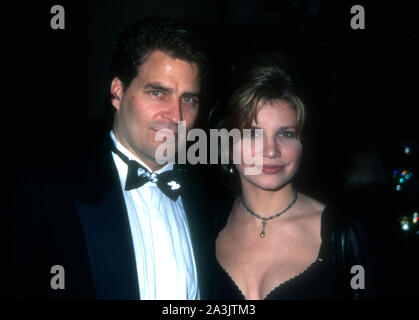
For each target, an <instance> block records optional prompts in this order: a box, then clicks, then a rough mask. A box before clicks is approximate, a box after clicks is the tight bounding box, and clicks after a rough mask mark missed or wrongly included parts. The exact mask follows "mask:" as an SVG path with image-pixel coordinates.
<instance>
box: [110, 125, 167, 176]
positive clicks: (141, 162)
mask: <svg viewBox="0 0 419 320" xmlns="http://www.w3.org/2000/svg"><path fill="white" fill-rule="evenodd" d="M109 135H110V136H111V139H112V141H113V143H114V144H115V147H116V148H117V149H118V150H119V151H121V152H122V153H123V154H124V155H126V156H127V157H128V159H129V160H135V161H137V162H138V163H139V164H141V165H142V166H144V167H145V168H146V169H147V170H149V171H150V172H155V173H162V172H165V171H168V170H172V169H173V163H168V164H166V165H164V166H163V167H162V168H160V169H159V170H157V171H153V170H151V169H150V167H149V166H147V165H146V164H145V163H144V162H143V161H141V159H140V158H138V157H137V156H135V155H134V154H133V153H132V152H131V151H129V150H128V149H127V148H125V147H124V146H123V145H122V144H121V143H120V142H119V141H118V139H117V138H116V136H115V134H114V132H113V130H111V131H110V132H109Z"/></svg>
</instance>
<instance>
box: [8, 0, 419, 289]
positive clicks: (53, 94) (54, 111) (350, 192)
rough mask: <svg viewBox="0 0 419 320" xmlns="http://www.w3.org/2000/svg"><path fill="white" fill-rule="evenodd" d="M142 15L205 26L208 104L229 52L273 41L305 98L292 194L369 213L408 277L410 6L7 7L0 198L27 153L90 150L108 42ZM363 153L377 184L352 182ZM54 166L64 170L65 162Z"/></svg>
mask: <svg viewBox="0 0 419 320" xmlns="http://www.w3.org/2000/svg"><path fill="white" fill-rule="evenodd" d="M55 4H60V5H62V6H64V8H65V30H52V29H51V27H50V20H51V18H52V16H53V15H52V14H51V13H50V9H51V7H52V6H53V5H55ZM357 4H361V5H363V6H364V9H365V17H366V19H365V20H366V29H365V30H352V29H351V27H350V20H351V18H352V14H351V13H350V9H351V7H352V6H353V5H357ZM152 14H164V15H169V16H171V17H174V18H178V19H184V20H187V21H189V22H191V23H192V24H193V25H194V26H195V27H196V29H197V30H198V31H199V32H200V33H201V35H202V38H203V39H204V40H205V43H206V44H207V46H208V49H209V53H210V57H211V66H212V75H211V79H212V82H211V88H212V95H211V96H210V100H209V106H211V105H212V104H214V103H215V101H217V98H218V96H219V94H220V93H221V92H222V89H223V87H224V84H225V81H226V74H227V70H228V66H229V64H230V62H231V60H232V59H233V57H234V56H235V55H237V54H240V53H244V52H247V51H249V50H253V49H255V48H272V49H277V50H279V51H282V52H285V53H286V54H288V55H289V56H291V57H292V58H293V59H294V62H295V63H296V65H297V66H298V68H299V69H300V71H301V73H302V74H303V75H304V80H305V85H306V88H307V93H308V95H309V97H310V116H311V119H310V122H309V125H308V133H309V134H308V135H307V136H306V140H305V144H304V147H305V149H304V152H305V153H304V160H303V163H302V167H301V172H300V177H299V184H300V187H301V189H302V190H303V191H305V192H307V193H308V194H309V195H312V196H314V197H315V198H317V199H319V200H320V201H324V202H325V203H327V202H328V201H331V200H332V199H342V200H341V201H343V202H345V201H346V202H345V205H347V206H348V208H351V210H353V211H354V212H355V213H356V212H358V211H359V212H367V213H368V214H369V216H370V218H371V220H372V221H373V222H374V227H375V228H376V231H377V233H378V235H379V238H380V239H381V240H382V241H383V243H385V245H386V246H387V245H388V248H389V253H388V263H389V264H390V265H391V267H389V270H397V271H394V272H395V273H394V275H389V277H400V279H401V278H403V279H411V278H413V277H414V274H412V273H413V271H414V269H412V268H411V266H412V263H411V262H412V261H413V260H414V259H413V258H414V257H415V255H417V252H418V251H417V249H418V238H419V237H418V236H417V235H415V233H414V230H416V231H417V230H418V228H417V224H416V229H412V230H413V231H412V230H411V231H409V232H403V231H401V229H400V223H399V221H398V219H399V218H400V217H402V216H411V215H412V213H413V211H414V210H416V211H418V209H419V205H418V196H419V195H418V180H417V177H416V176H417V175H419V170H418V169H419V168H418V163H419V161H418V153H419V149H418V141H419V139H418V129H417V127H418V118H417V112H416V109H417V108H418V95H417V91H418V83H419V81H418V77H419V75H418V74H419V73H418V61H417V59H418V58H417V57H418V56H419V52H418V38H417V36H418V28H417V24H416V21H417V13H416V11H415V9H414V6H413V4H412V2H409V1H398V2H397V3H394V2H393V3H391V4H383V3H382V2H378V1H374V2H371V1H370V2H365V1H346V0H344V1H322V0H311V1H286V0H283V1H280V0H278V1H264V0H230V1H221V0H217V1H192V0H183V1H181V0H178V1H170V0H165V1H163V0H155V1H128V0H124V1H121V0H120V1H111V0H107V1H43V2H42V3H40V2H29V1H24V2H19V3H18V4H7V5H5V6H4V8H3V17H4V18H5V19H3V23H4V24H5V26H4V27H3V28H2V30H3V39H2V41H3V44H2V51H3V53H2V56H3V63H4V64H5V66H4V67H3V70H7V71H8V72H7V73H3V74H4V77H5V78H3V82H2V87H3V89H5V91H3V97H7V99H6V100H3V104H2V106H3V113H2V115H3V124H4V125H3V126H2V128H3V129H2V130H3V134H2V142H3V148H2V150H3V152H2V155H3V157H2V158H3V161H4V165H3V173H4V174H3V177H4V179H3V182H4V185H5V186H6V191H5V192H4V193H3V196H5V197H6V198H7V197H8V196H9V192H10V191H9V190H10V188H9V187H10V186H11V185H12V184H13V181H14V177H15V176H16V174H18V173H19V170H20V168H21V166H22V164H23V163H29V165H30V159H31V158H32V157H33V156H36V155H38V154H44V153H48V154H52V156H51V157H50V161H59V156H58V154H59V152H60V151H69V150H70V151H71V150H75V151H76V150H79V149H83V148H87V147H89V146H90V145H91V144H92V143H94V141H96V140H97V139H98V138H99V137H100V136H101V135H103V134H104V132H105V121H104V114H105V113H104V110H105V108H107V107H109V105H108V104H107V101H106V92H107V88H108V87H107V86H108V84H107V82H106V74H107V68H108V65H109V59H110V52H111V48H112V43H113V41H114V39H115V37H116V35H117V33H118V32H119V31H120V30H122V29H123V28H124V27H126V26H127V25H129V24H130V23H132V22H133V21H135V20H136V19H138V18H142V17H145V16H149V15H152ZM6 18H12V19H11V20H6ZM5 21H7V22H5ZM10 21H12V22H10ZM203 125H204V124H203ZM406 145H407V146H409V147H410V150H411V151H410V154H408V155H407V154H405V153H404V152H403V150H404V147H405V146H406ZM362 154H366V156H365V157H366V158H367V159H369V160H366V162H367V163H372V164H373V166H372V167H373V168H374V170H372V171H374V173H373V179H370V180H368V181H367V182H366V183H357V184H348V183H347V181H348V179H349V177H350V176H351V175H358V176H359V173H356V172H355V173H354V171H353V170H352V168H353V166H354V163H356V162H355V161H356V159H358V158H359V156H361V155H362ZM54 155H57V157H55V156H54ZM365 157H364V158H362V159H365ZM360 163H365V161H364V162H360ZM355 167H356V166H355ZM367 167H368V166H367ZM356 168H358V169H359V166H358V167H356ZM395 169H408V170H409V171H411V172H412V173H413V179H411V182H410V184H405V185H404V188H403V190H402V191H401V192H397V191H395V186H396V183H395V182H394V180H393V178H392V174H393V170H395ZM355 171H357V170H355ZM358 171H359V170H358ZM370 171H371V169H370ZM363 172H364V171H363ZM57 174H62V175H63V176H64V178H65V168H63V172H62V173H57ZM362 176H366V174H365V172H364V173H361V177H362ZM415 177H416V180H415ZM361 180H362V179H361ZM412 226H413V225H412ZM413 253H415V254H413ZM393 264H394V265H397V266H395V267H394V269H392V268H393V267H392V265H393ZM404 281H406V282H411V281H410V280H404ZM406 290H408V289H406ZM412 292H413V291H412ZM409 295H410V293H409V294H406V296H407V297H409Z"/></svg>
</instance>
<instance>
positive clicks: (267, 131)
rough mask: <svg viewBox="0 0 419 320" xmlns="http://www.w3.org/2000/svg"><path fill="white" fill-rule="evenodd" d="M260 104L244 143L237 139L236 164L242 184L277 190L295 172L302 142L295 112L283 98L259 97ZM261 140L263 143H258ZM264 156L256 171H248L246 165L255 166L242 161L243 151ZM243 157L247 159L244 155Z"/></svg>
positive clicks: (252, 155) (255, 155) (290, 178)
mask: <svg viewBox="0 0 419 320" xmlns="http://www.w3.org/2000/svg"><path fill="white" fill-rule="evenodd" d="M258 107H259V108H260V109H259V110H260V111H259V113H258V115H257V118H256V121H253V123H252V127H251V129H252V130H251V132H252V134H250V135H244V136H243V143H242V144H240V143H237V144H235V145H234V148H236V151H238V150H237V148H240V149H241V150H240V152H241V155H242V161H241V164H237V165H236V168H237V170H238V171H239V173H240V180H241V183H242V186H243V185H244V184H248V183H250V184H252V185H254V186H256V187H259V188H261V189H265V190H278V189H280V188H282V187H284V186H285V185H287V184H288V183H289V182H290V181H291V180H292V178H293V177H294V175H295V173H296V172H297V169H298V165H299V163H300V157H301V153H302V145H301V142H300V140H299V139H298V138H297V136H296V132H297V113H296V111H295V109H294V108H293V107H292V106H291V105H290V104H289V103H288V102H287V101H285V100H263V99H262V100H260V101H259V103H258ZM256 129H262V131H263V134H261V135H259V136H258V134H257V131H258V130H257V131H255V130H256ZM257 139H261V140H259V141H263V144H261V143H259V144H258V143H257ZM245 153H248V154H249V153H250V157H252V158H257V157H260V158H259V159H263V161H262V164H263V166H262V168H261V170H259V172H260V173H259V174H247V172H249V170H246V174H245V170H244V169H245V168H250V167H252V166H253V167H254V166H255V163H253V164H246V163H245V162H244V154H245ZM246 159H249V156H247V158H246Z"/></svg>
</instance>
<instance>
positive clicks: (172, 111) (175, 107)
mask: <svg viewBox="0 0 419 320" xmlns="http://www.w3.org/2000/svg"><path fill="white" fill-rule="evenodd" d="M167 116H168V119H169V120H170V121H171V122H172V123H173V124H177V123H178V122H179V121H182V120H183V117H182V107H181V104H180V101H179V99H173V101H172V103H171V104H170V105H169V110H168V114H167Z"/></svg>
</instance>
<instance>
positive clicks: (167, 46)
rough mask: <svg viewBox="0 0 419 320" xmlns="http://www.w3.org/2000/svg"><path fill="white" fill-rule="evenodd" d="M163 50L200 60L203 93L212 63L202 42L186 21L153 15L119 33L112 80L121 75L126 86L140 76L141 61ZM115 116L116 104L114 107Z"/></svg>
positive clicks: (188, 59)
mask: <svg viewBox="0 0 419 320" xmlns="http://www.w3.org/2000/svg"><path fill="white" fill-rule="evenodd" d="M156 50H160V51H162V52H164V53H165V54H167V55H169V56H170V57H172V58H177V59H181V60H185V61H188V62H192V63H196V64H197V65H198V67H199V74H200V82H201V93H202V94H204V92H205V80H206V78H207V72H208V69H207V68H208V66H207V63H208V62H207V56H206V54H205V53H204V51H203V49H202V46H201V43H199V41H198V39H197V38H196V37H195V36H194V34H193V33H192V31H191V29H190V28H189V27H188V26H187V25H186V24H184V23H181V22H179V21H176V20H173V19H170V18H167V17H163V16H153V17H148V18H145V19H141V20H139V21H137V22H135V23H134V24H132V25H130V26H129V27H127V28H126V29H125V30H124V31H123V32H122V33H120V34H119V36H118V38H117V39H116V41H115V43H114V47H113V52H112V58H111V65H110V69H109V75H108V80H109V83H111V81H112V79H114V78H115V77H118V78H119V80H121V82H122V84H123V88H124V90H126V89H127V88H128V87H129V86H130V84H131V82H132V80H133V79H134V78H135V77H136V76H137V74H138V70H139V68H140V67H141V64H142V63H143V62H144V61H145V60H146V59H147V58H148V57H149V55H150V54H151V53H152V52H154V51H156ZM110 109H111V110H112V111H111V114H110V115H108V116H109V117H110V119H108V120H112V119H113V114H114V111H115V110H114V108H110Z"/></svg>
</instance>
